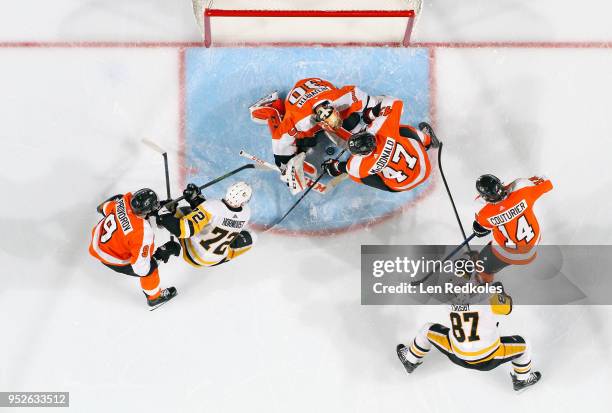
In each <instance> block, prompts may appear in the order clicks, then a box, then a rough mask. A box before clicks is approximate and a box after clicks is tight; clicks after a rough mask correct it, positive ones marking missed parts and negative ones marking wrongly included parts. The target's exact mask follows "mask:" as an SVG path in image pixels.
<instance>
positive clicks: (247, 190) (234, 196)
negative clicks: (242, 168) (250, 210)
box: [223, 181, 253, 208]
mask: <svg viewBox="0 0 612 413" xmlns="http://www.w3.org/2000/svg"><path fill="white" fill-rule="evenodd" d="M252 194H253V189H251V186H250V185H249V184H247V183H246V182H243V181H240V182H236V183H235V184H233V185H232V186H230V187H229V188H227V192H226V194H225V198H223V199H224V201H225V203H226V204H227V205H229V206H230V207H232V208H241V207H242V206H243V205H244V204H246V203H247V202H249V201H250V200H251V195H252Z"/></svg>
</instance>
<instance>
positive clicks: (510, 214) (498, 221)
mask: <svg viewBox="0 0 612 413" xmlns="http://www.w3.org/2000/svg"><path fill="white" fill-rule="evenodd" d="M526 209H527V201H525V200H524V199H523V200H521V202H519V203H518V204H516V205H515V206H513V207H512V208H509V209H508V210H507V211H504V212H502V213H501V214H497V215H494V216H492V217H491V218H489V222H490V223H491V225H495V226H496V227H498V226H500V225H503V224H505V223H506V222H509V221H512V220H513V219H514V218H516V217H518V216H519V215H521V214H522V213H523V211H525V210H526Z"/></svg>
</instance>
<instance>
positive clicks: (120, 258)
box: [89, 188, 181, 307]
mask: <svg viewBox="0 0 612 413" xmlns="http://www.w3.org/2000/svg"><path fill="white" fill-rule="evenodd" d="M159 207H160V205H159V200H158V199H157V194H156V193H155V192H154V191H152V190H151V189H148V188H144V189H141V190H138V191H136V192H134V194H132V193H127V194H125V195H115V196H113V197H111V198H109V199H107V200H106V201H104V202H103V203H102V204H100V205H99V206H98V208H97V210H98V212H99V213H100V214H102V215H103V217H102V219H101V220H100V222H98V224H96V226H95V227H94V228H93V230H92V232H91V243H90V244H89V253H90V254H91V255H92V256H93V257H94V258H96V259H97V260H98V261H100V262H101V263H102V264H104V265H105V266H106V267H108V268H110V269H111V270H113V271H115V272H118V273H121V274H125V275H130V276H134V277H139V280H140V285H141V287H142V290H143V292H144V293H145V296H146V297H147V303H148V304H149V306H150V307H158V306H160V305H161V304H163V303H165V302H166V301H169V300H171V299H172V298H173V297H174V296H175V295H176V288H174V287H168V288H164V289H160V287H159V283H160V281H159V272H158V269H157V262H158V261H163V262H168V259H169V258H170V256H171V255H178V254H179V252H180V250H181V248H180V245H179V244H178V243H177V242H176V241H169V242H167V243H165V244H164V245H162V246H161V247H159V248H157V250H155V252H153V250H154V248H155V244H154V238H155V234H154V232H153V228H152V226H151V224H150V223H149V221H148V218H149V216H152V215H155V214H156V213H157V211H158V210H159Z"/></svg>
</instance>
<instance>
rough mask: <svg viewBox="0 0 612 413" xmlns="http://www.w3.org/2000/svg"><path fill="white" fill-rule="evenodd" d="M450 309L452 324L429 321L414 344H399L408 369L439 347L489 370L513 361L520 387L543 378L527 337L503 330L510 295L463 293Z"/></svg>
mask: <svg viewBox="0 0 612 413" xmlns="http://www.w3.org/2000/svg"><path fill="white" fill-rule="evenodd" d="M497 284H499V283H497ZM449 310H450V311H449V321H450V326H451V327H450V328H449V327H446V326H444V325H442V324H432V323H427V324H425V325H424V326H423V327H422V328H421V329H420V330H419V332H418V333H417V335H416V337H415V338H414V339H413V340H412V341H411V342H410V344H408V345H404V344H398V345H397V349H396V351H397V356H398V357H399V359H400V361H401V362H402V364H403V365H404V368H405V369H406V371H407V372H408V373H412V372H414V370H415V369H416V368H417V367H419V366H420V365H421V364H422V363H423V359H424V358H425V357H426V356H427V354H429V352H430V350H431V349H432V347H435V348H436V349H438V350H439V351H440V352H442V354H444V355H445V356H447V357H448V358H449V359H450V361H452V362H453V363H455V364H457V365H458V366H461V367H465V368H467V369H473V370H480V371H489V370H492V369H494V368H496V367H498V366H499V365H501V364H503V363H507V362H511V366H512V368H511V373H510V376H511V378H512V385H513V387H514V390H516V391H520V390H523V389H525V388H527V387H529V386H532V385H534V384H536V383H537V382H538V381H539V380H540V378H541V377H542V375H541V374H540V372H538V371H536V372H532V371H531V349H530V347H529V345H528V344H527V342H526V341H525V339H524V338H523V337H521V336H518V335H515V336H500V334H499V329H498V325H499V322H498V320H499V319H500V317H503V316H507V315H508V314H510V312H511V311H512V298H511V297H510V296H509V295H507V294H506V293H505V292H503V293H499V294H492V295H491V294H482V295H479V296H471V297H470V296H469V295H467V294H459V295H457V296H456V297H455V298H454V299H453V300H451V305H450V308H449Z"/></svg>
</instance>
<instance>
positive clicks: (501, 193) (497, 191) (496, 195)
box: [476, 174, 507, 202]
mask: <svg viewBox="0 0 612 413" xmlns="http://www.w3.org/2000/svg"><path fill="white" fill-rule="evenodd" d="M476 190H477V191H478V193H479V194H480V196H481V197H482V199H484V200H485V201H487V202H499V201H501V200H502V199H504V198H505V197H506V195H507V191H506V189H505V188H504V185H503V184H502V182H501V181H500V180H499V178H498V177H496V176H495V175H491V174H486V175H481V176H480V177H478V179H477V180H476Z"/></svg>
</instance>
